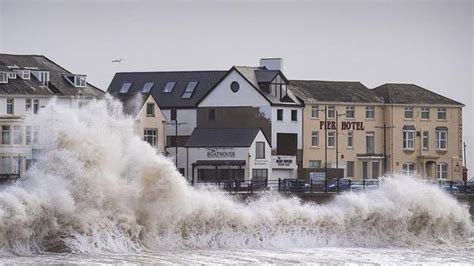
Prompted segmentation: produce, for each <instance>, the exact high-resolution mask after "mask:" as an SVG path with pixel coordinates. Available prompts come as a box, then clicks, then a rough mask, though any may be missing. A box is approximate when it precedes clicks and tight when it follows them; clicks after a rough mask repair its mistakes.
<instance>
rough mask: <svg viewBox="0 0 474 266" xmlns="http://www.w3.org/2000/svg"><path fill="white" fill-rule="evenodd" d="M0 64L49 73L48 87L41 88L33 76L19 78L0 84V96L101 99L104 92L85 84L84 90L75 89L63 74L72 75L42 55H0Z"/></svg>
mask: <svg viewBox="0 0 474 266" xmlns="http://www.w3.org/2000/svg"><path fill="white" fill-rule="evenodd" d="M0 64H1V65H4V66H18V67H19V68H20V69H21V68H26V67H35V68H38V70H45V71H49V72H50V84H49V87H46V86H43V85H42V84H41V83H40V82H39V80H37V79H36V78H35V77H34V76H33V75H31V78H30V79H29V80H23V79H21V78H19V77H17V78H16V79H9V80H8V83H7V84H0V95H39V96H40V95H43V96H53V95H55V96H79V95H81V96H85V97H103V95H104V92H103V91H102V90H100V89H98V88H97V87H95V86H93V85H91V84H89V83H87V84H86V87H84V88H76V87H74V86H73V85H72V84H71V83H69V82H68V81H67V80H66V79H65V78H64V74H72V73H71V72H69V71H68V70H66V69H64V68H63V67H61V66H59V65H58V64H56V63H54V62H53V61H51V60H50V59H49V58H47V57H45V56H43V55H13V54H0Z"/></svg>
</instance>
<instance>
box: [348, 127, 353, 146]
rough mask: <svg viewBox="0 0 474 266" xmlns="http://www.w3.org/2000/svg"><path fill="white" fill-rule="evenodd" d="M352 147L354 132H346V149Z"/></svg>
mask: <svg viewBox="0 0 474 266" xmlns="http://www.w3.org/2000/svg"><path fill="white" fill-rule="evenodd" d="M353 147H354V131H352V130H351V131H347V148H350V149H352V148H353Z"/></svg>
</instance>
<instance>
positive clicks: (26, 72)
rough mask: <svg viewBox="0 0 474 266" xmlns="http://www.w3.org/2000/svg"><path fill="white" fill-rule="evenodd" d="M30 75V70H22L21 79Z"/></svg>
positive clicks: (28, 77)
mask: <svg viewBox="0 0 474 266" xmlns="http://www.w3.org/2000/svg"><path fill="white" fill-rule="evenodd" d="M30 77H31V72H30V71H29V70H23V71H22V79H30Z"/></svg>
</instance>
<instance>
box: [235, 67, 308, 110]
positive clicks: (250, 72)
mask: <svg viewBox="0 0 474 266" xmlns="http://www.w3.org/2000/svg"><path fill="white" fill-rule="evenodd" d="M234 69H235V70H237V72H239V73H240V74H241V75H242V76H243V77H244V78H245V79H246V80H247V81H248V82H249V83H250V84H252V85H253V87H254V88H255V89H256V90H257V91H258V92H259V93H260V94H261V95H262V96H263V97H265V98H266V99H267V100H268V101H269V102H270V104H272V105H301V102H300V100H299V99H298V98H297V97H296V96H295V95H294V94H293V92H292V91H290V90H288V91H287V97H284V98H282V99H278V98H277V97H275V96H273V95H272V94H271V93H269V92H268V91H266V90H264V89H262V88H260V85H259V84H258V83H259V82H269V81H272V80H273V78H274V77H275V76H276V75H277V74H279V73H280V74H281V72H280V71H275V70H267V69H266V68H264V67H247V66H235V67H234ZM264 72H268V73H266V74H263V73H264ZM272 75H273V78H272V79H269V77H270V76H272ZM281 76H282V78H283V79H285V80H286V77H285V76H283V74H281ZM259 77H260V78H262V80H259ZM263 78H265V80H268V81H263Z"/></svg>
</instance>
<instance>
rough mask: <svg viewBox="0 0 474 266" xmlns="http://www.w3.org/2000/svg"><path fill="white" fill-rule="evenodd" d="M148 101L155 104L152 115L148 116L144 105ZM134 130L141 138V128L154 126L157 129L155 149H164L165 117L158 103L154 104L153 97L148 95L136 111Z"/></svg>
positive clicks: (162, 150) (161, 150)
mask: <svg viewBox="0 0 474 266" xmlns="http://www.w3.org/2000/svg"><path fill="white" fill-rule="evenodd" d="M148 103H153V104H154V105H155V108H154V111H155V112H154V116H149V115H147V114H146V107H147V104H148ZM135 125H136V127H135V131H136V133H137V134H138V135H139V136H140V137H141V139H143V133H144V132H143V130H144V129H146V128H155V129H157V130H158V132H157V138H158V140H157V147H156V148H157V149H158V150H159V151H160V152H162V153H163V152H164V151H165V144H166V130H165V125H166V118H165V116H164V115H163V113H162V112H161V110H160V107H159V106H158V104H156V102H155V100H154V99H153V97H152V96H151V95H150V96H148V99H147V100H146V101H145V103H144V104H143V106H142V108H141V109H140V111H139V112H138V114H137V116H136V117H135Z"/></svg>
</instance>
